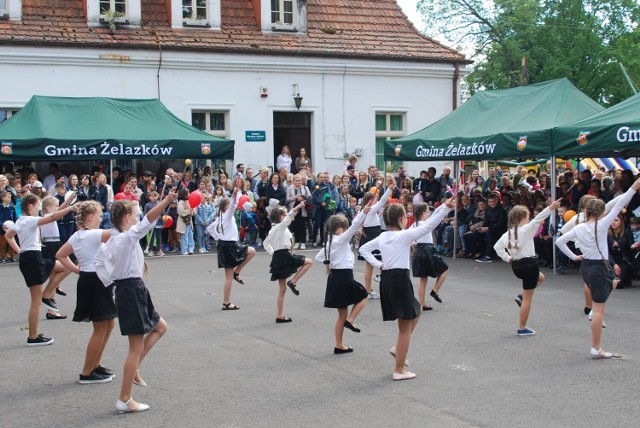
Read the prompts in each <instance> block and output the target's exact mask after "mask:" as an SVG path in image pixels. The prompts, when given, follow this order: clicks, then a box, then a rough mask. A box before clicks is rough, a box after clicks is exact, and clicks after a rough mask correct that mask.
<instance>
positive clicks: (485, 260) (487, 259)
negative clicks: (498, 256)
mask: <svg viewBox="0 0 640 428" xmlns="http://www.w3.org/2000/svg"><path fill="white" fill-rule="evenodd" d="M476 261H477V262H478V263H491V262H492V261H493V260H491V257H489V256H484V257H480V258H479V259H476Z"/></svg>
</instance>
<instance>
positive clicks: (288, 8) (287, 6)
mask: <svg viewBox="0 0 640 428" xmlns="http://www.w3.org/2000/svg"><path fill="white" fill-rule="evenodd" d="M297 3H298V2H297V0H271V24H272V25H273V27H274V28H275V29H280V30H293V29H295V26H296V7H297Z"/></svg>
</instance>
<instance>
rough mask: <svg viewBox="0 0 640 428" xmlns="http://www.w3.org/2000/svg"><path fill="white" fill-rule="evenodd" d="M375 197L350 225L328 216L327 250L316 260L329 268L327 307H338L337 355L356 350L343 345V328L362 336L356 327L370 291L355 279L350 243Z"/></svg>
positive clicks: (336, 216)
mask: <svg viewBox="0 0 640 428" xmlns="http://www.w3.org/2000/svg"><path fill="white" fill-rule="evenodd" d="M375 201H376V198H375V197H374V198H373V199H372V200H371V201H370V202H369V204H367V205H366V206H365V207H364V208H363V209H362V211H360V213H359V214H358V215H357V216H356V218H354V219H353V223H351V226H349V220H347V218H346V217H345V216H344V215H342V214H336V215H333V216H331V217H329V220H327V225H326V232H325V233H326V235H327V236H326V238H325V240H324V242H325V244H324V248H323V249H322V250H320V251H319V252H318V254H316V261H318V262H322V263H324V265H325V266H326V268H327V273H328V277H327V289H326V291H325V295H324V307H325V308H336V309H337V310H338V320H337V321H336V325H335V336H336V346H335V347H334V348H333V353H334V354H346V353H348V352H353V348H352V347H350V346H345V345H344V344H343V343H342V337H343V335H344V328H345V327H347V328H348V329H349V330H351V331H353V332H356V333H360V329H359V328H358V327H356V326H355V324H354V323H355V320H356V318H357V316H358V314H359V313H360V311H362V309H364V306H365V304H366V303H367V290H366V289H365V288H364V286H363V285H362V284H360V283H359V282H357V281H356V280H355V279H353V262H354V257H353V251H352V250H351V247H350V246H349V242H350V241H351V238H352V237H353V235H355V234H356V232H358V230H360V227H361V226H362V223H363V222H364V219H365V217H366V215H367V214H368V213H369V211H370V210H371V205H372V203H375ZM351 305H353V308H351V314H349V306H351Z"/></svg>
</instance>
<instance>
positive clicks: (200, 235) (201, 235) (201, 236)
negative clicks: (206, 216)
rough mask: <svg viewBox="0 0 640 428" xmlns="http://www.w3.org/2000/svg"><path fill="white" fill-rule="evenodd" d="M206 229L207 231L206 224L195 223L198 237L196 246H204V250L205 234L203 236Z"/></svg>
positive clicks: (205, 247)
mask: <svg viewBox="0 0 640 428" xmlns="http://www.w3.org/2000/svg"><path fill="white" fill-rule="evenodd" d="M206 231H207V226H203V225H201V224H196V236H197V238H198V248H204V249H205V250H206V249H207V246H206V243H205V236H204V234H205V232H206Z"/></svg>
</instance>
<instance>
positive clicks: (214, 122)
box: [191, 111, 229, 138]
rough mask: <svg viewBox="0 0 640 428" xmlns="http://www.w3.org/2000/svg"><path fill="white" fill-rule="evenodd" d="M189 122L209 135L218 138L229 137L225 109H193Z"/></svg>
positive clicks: (227, 113)
mask: <svg viewBox="0 0 640 428" xmlns="http://www.w3.org/2000/svg"><path fill="white" fill-rule="evenodd" d="M191 123H192V124H193V126H195V127H196V128H198V129H201V130H203V131H205V132H207V133H209V134H211V135H215V136H216V137H220V138H228V137H229V112H227V111H206V112H205V111H194V112H192V113H191Z"/></svg>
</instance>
